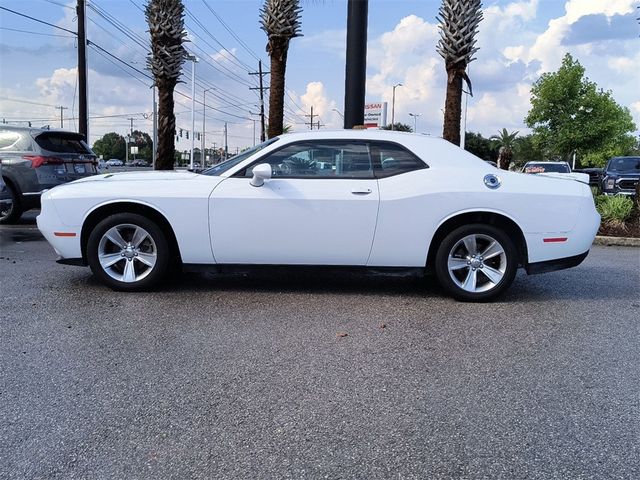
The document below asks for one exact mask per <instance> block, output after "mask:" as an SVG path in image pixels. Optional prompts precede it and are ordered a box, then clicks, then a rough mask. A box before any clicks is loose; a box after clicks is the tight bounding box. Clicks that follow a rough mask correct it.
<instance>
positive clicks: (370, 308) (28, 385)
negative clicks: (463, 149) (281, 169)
mask: <svg viewBox="0 0 640 480" xmlns="http://www.w3.org/2000/svg"><path fill="white" fill-rule="evenodd" d="M32 221H33V216H31V217H30V219H27V221H26V222H25V223H24V224H23V225H21V226H19V227H0V279H1V284H0V288H1V293H2V295H1V296H0V478H3V479H5V478H6V479H25V478H27V479H31V478H65V479H68V478H72V479H75V478H78V479H80V478H82V479H85V478H114V479H123V478H127V479H133V478H153V479H157V478H163V479H164V478H175V479H186V478H233V479H236V478H242V479H244V478H246V479H263V478H264V479H272V478H295V479H301V478H309V479H315V478H332V479H337V478H359V479H376V478H402V479H405V478H407V479H410V478H416V479H425V478H469V479H478V478H492V479H494V478H504V479H524V478H527V479H529V478H544V479H549V478H558V479H568V478H571V479H577V478H581V479H582V478H585V479H586V478H598V479H601V478H607V479H610V478H611V479H615V478H621V479H622V478H625V479H627V478H628V479H632V478H640V346H639V345H640V315H639V314H638V312H639V311H640V298H639V294H638V285H640V277H639V274H638V272H639V269H640V250H638V249H633V248H613V247H609V248H602V247H598V248H594V249H593V251H592V254H591V255H590V256H589V257H588V258H587V260H586V261H585V263H584V264H583V265H581V266H580V267H578V268H575V269H572V270H567V271H562V272H556V273H551V274H547V275H543V276H537V277H526V276H525V275H519V276H518V277H517V279H516V282H515V284H514V286H513V288H512V289H511V291H510V293H509V294H508V296H507V297H505V298H504V299H503V300H501V301H499V302H497V303H492V304H482V305H473V304H463V303H456V302H455V301H452V300H450V299H449V298H446V297H445V296H443V294H442V293H441V292H440V291H439V290H438V289H437V287H435V286H434V285H433V284H430V283H429V282H425V281H418V280H415V279H403V278H377V277H365V276H362V277H358V276H350V277H344V278H340V277H335V276H330V275H313V276H309V275H294V276H291V275H289V276H283V275H275V276H268V275H264V274H263V275H256V276H253V277H247V276H243V275H233V276H232V275H229V276H223V277H214V276H211V275H189V276H185V277H184V278H183V279H182V280H181V281H180V282H178V281H174V282H173V283H171V284H169V285H168V286H166V287H165V288H164V289H163V290H162V291H159V292H157V293H145V294H121V293H114V292H112V291H110V290H107V289H106V288H104V287H102V286H101V285H99V284H97V283H96V282H95V281H94V280H93V279H92V277H91V274H90V273H89V270H88V269H83V268H78V267H70V266H61V265H57V264H55V263H54V262H53V260H54V254H53V252H52V250H51V249H50V248H49V247H48V245H47V244H46V243H45V242H44V241H42V239H41V237H40V236H39V235H38V234H37V231H35V230H34V227H33V225H32V224H31V223H32ZM383 326H384V328H383ZM343 334H346V336H341V335H343Z"/></svg>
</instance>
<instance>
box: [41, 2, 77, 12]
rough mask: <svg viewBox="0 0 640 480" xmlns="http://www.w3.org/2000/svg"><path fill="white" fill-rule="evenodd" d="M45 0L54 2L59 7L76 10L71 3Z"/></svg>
mask: <svg viewBox="0 0 640 480" xmlns="http://www.w3.org/2000/svg"><path fill="white" fill-rule="evenodd" d="M43 1H44V2H47V3H52V4H53V5H58V6H59V7H64V8H68V9H69V10H74V8H73V7H72V6H71V5H65V4H64V3H60V2H55V1H54V0H43Z"/></svg>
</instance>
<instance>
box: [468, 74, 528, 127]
mask: <svg viewBox="0 0 640 480" xmlns="http://www.w3.org/2000/svg"><path fill="white" fill-rule="evenodd" d="M529 98H530V85H529V84H526V83H519V84H517V85H515V86H514V87H513V88H510V89H509V90H506V91H502V92H499V93H496V92H490V93H483V94H482V95H481V96H480V98H479V99H478V100H477V101H475V102H473V103H470V104H469V109H468V113H467V130H468V131H476V130H481V131H482V132H483V133H485V135H486V134H495V133H496V132H497V131H498V130H500V129H502V128H507V130H519V131H520V132H521V133H523V130H524V129H525V128H524V125H523V121H522V120H523V118H524V117H525V116H526V114H527V112H528V110H529V107H530V103H529Z"/></svg>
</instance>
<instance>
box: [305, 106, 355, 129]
mask: <svg viewBox="0 0 640 480" xmlns="http://www.w3.org/2000/svg"><path fill="white" fill-rule="evenodd" d="M363 112H364V110H363ZM313 116H314V115H313V107H311V115H305V117H309V123H308V125H309V129H310V130H313ZM305 125H306V124H305Z"/></svg>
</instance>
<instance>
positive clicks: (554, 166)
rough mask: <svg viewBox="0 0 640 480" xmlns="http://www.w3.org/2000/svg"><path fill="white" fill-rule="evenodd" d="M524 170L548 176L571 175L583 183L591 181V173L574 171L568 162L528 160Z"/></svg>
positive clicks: (570, 176)
mask: <svg viewBox="0 0 640 480" xmlns="http://www.w3.org/2000/svg"><path fill="white" fill-rule="evenodd" d="M522 171H523V172H524V173H532V174H536V175H546V176H548V177H560V178H562V177H569V178H573V179H574V180H577V181H579V182H583V183H587V184H588V183H589V174H588V173H581V172H573V171H572V170H571V167H570V166H569V164H568V163H567V162H527V163H526V164H525V165H524V167H523V169H522Z"/></svg>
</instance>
